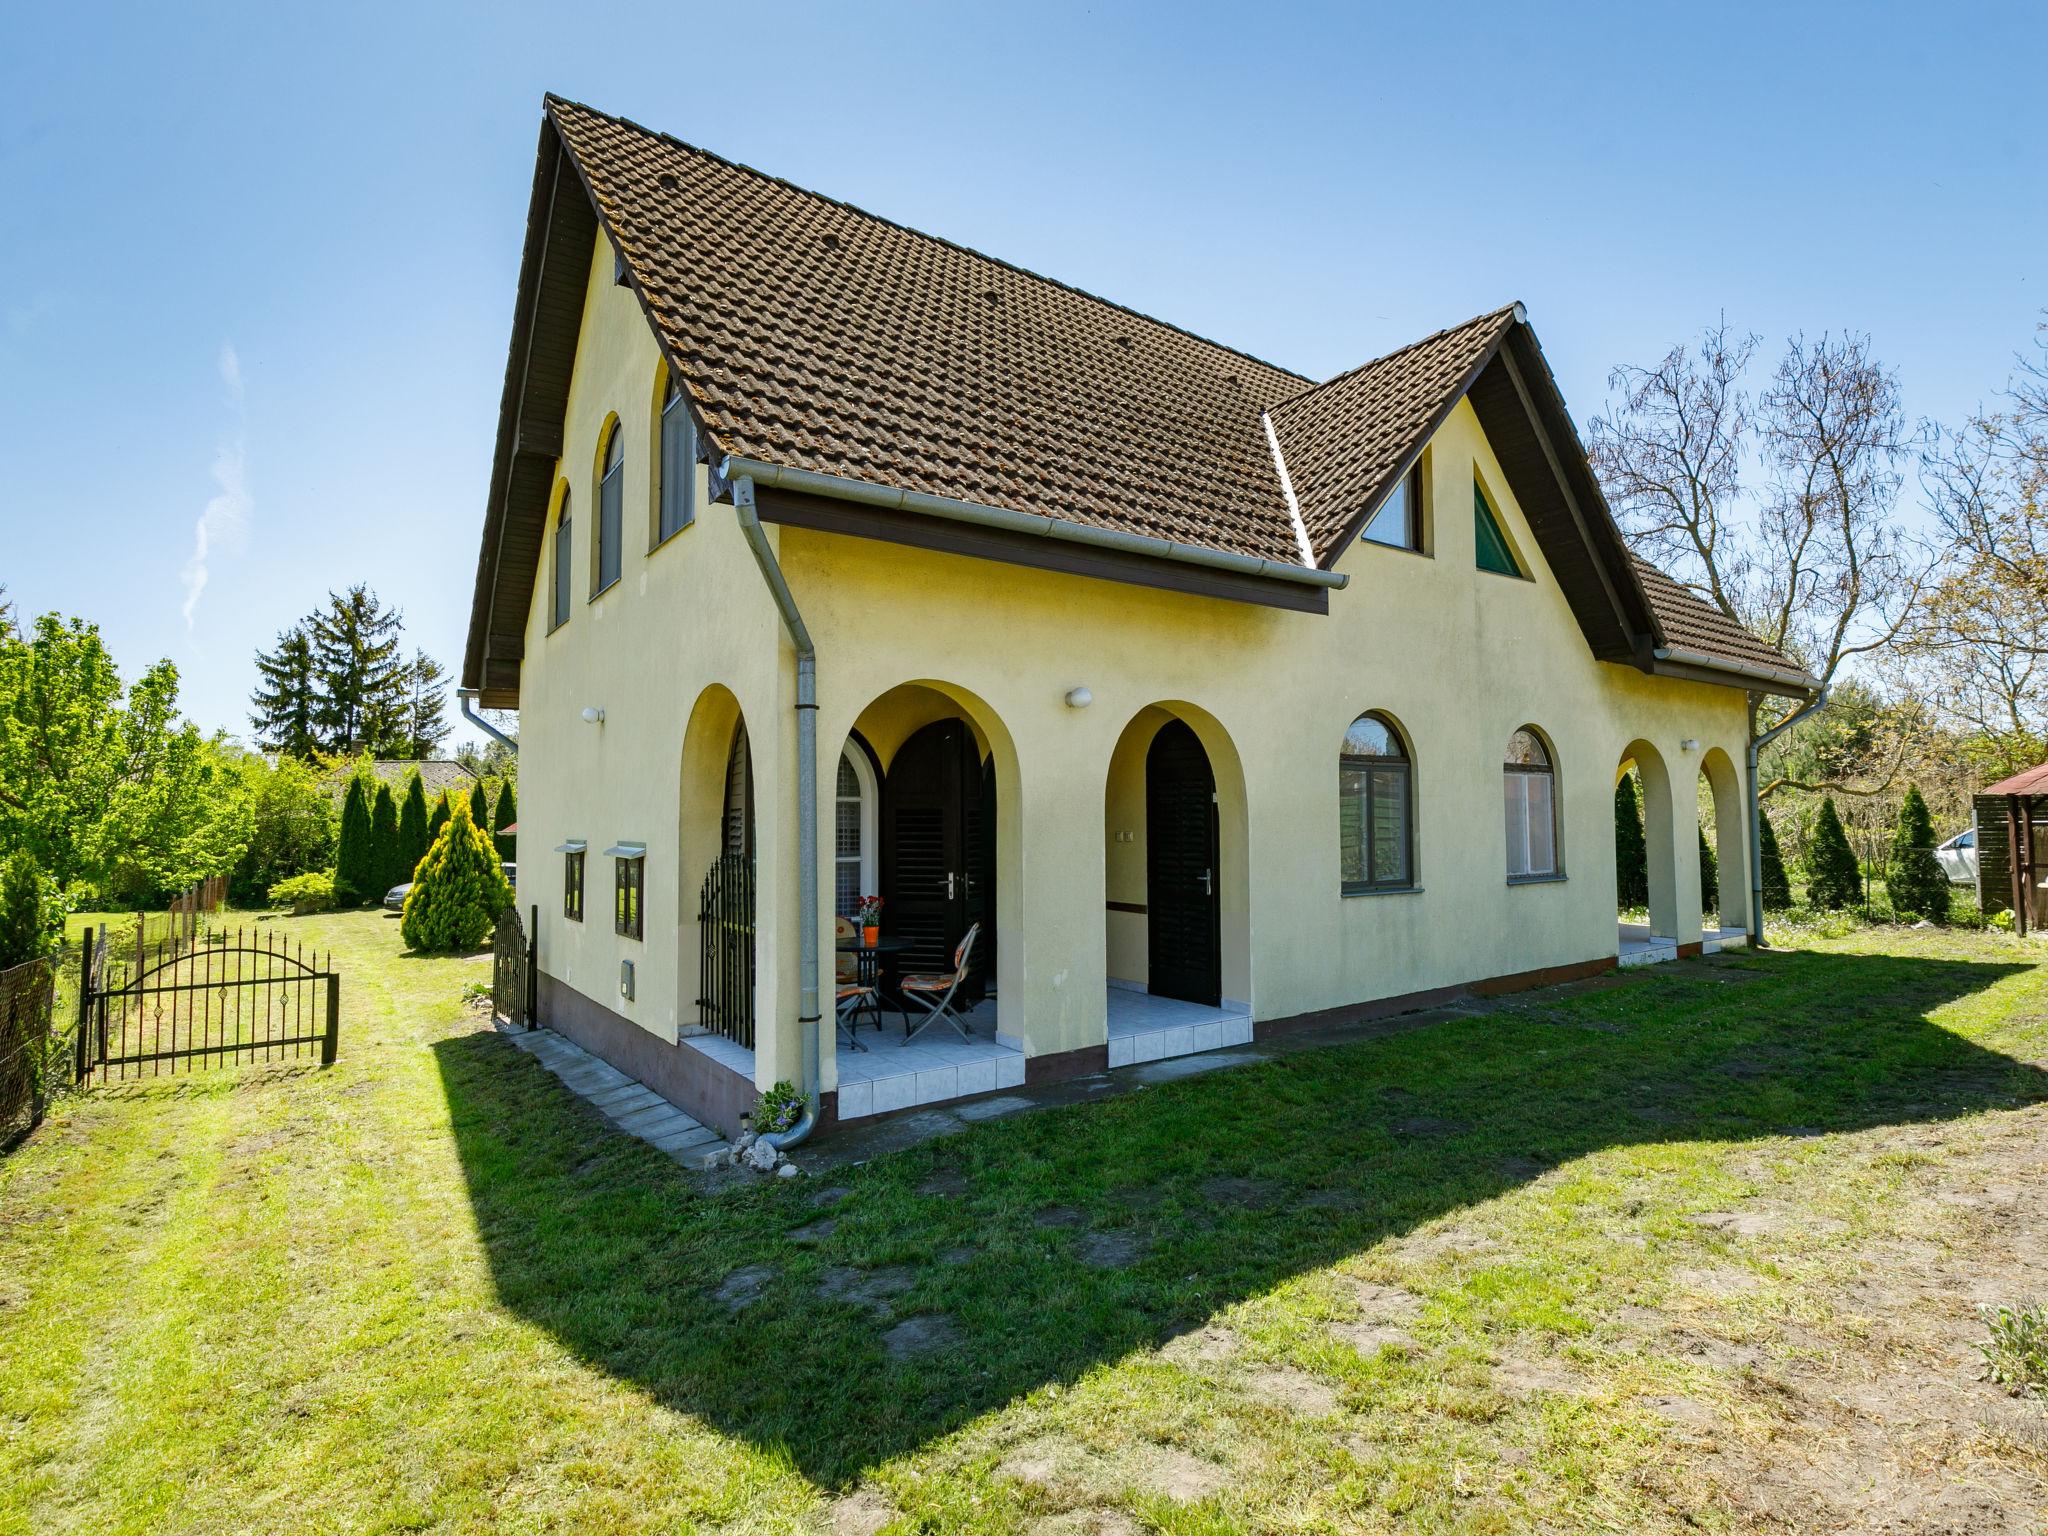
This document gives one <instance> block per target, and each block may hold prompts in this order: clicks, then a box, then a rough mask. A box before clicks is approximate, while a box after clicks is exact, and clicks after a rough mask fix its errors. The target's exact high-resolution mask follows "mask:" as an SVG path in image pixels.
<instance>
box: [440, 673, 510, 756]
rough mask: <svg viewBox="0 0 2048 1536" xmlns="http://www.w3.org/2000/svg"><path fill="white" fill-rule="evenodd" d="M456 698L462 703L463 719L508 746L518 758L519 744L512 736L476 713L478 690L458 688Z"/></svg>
mask: <svg viewBox="0 0 2048 1536" xmlns="http://www.w3.org/2000/svg"><path fill="white" fill-rule="evenodd" d="M455 697H456V698H457V699H459V700H460V701H461V703H462V718H463V719H465V720H467V721H468V722H469V723H470V724H471V725H473V726H475V727H476V728H477V729H478V730H480V731H482V732H483V733H484V734H485V735H486V736H489V737H492V738H494V739H495V740H498V741H501V742H503V743H504V744H505V745H506V746H508V747H510V748H511V749H512V753H513V755H514V756H515V757H516V756H518V754H519V743H518V742H516V741H514V740H513V739H512V738H511V737H510V736H507V735H506V734H505V733H504V732H503V731H501V730H499V729H498V728H497V727H496V726H495V725H493V724H491V722H490V721H488V720H486V719H485V718H484V717H483V716H482V715H480V714H478V713H477V712H476V699H477V690H476V689H474V688H458V689H456V690H455Z"/></svg>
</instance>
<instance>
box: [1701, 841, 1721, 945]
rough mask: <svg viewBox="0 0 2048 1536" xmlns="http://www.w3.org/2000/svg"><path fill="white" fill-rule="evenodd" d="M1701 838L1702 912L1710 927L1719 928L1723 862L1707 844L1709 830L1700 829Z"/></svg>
mask: <svg viewBox="0 0 2048 1536" xmlns="http://www.w3.org/2000/svg"><path fill="white" fill-rule="evenodd" d="M1699 838H1700V911H1701V913H1702V914H1704V915H1705V917H1706V920H1707V924H1708V926H1709V927H1717V926H1719V917H1720V911H1721V861H1720V860H1719V859H1717V858H1715V857H1714V850H1713V847H1712V845H1711V844H1709V843H1708V842H1707V829H1706V828H1705V827H1701V828H1700V829H1699Z"/></svg>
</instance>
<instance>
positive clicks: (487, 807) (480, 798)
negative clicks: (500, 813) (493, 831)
mask: <svg viewBox="0 0 2048 1536" xmlns="http://www.w3.org/2000/svg"><path fill="white" fill-rule="evenodd" d="M469 819H470V820H471V821H473V822H475V823H476V824H477V825H478V826H480V827H488V826H489V825H490V824H491V802H490V801H489V800H488V799H486V798H485V796H484V781H483V780H482V779H478V780H477V781H476V783H475V784H473V785H471V786H470V790H469Z"/></svg>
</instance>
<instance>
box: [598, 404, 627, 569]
mask: <svg viewBox="0 0 2048 1536" xmlns="http://www.w3.org/2000/svg"><path fill="white" fill-rule="evenodd" d="M625 482H626V445H625V438H624V434H623V433H621V432H620V430H619V428H618V426H617V424H616V423H615V424H614V425H613V427H612V435H611V437H610V438H609V439H608V440H607V441H606V443H605V449H604V473H603V474H602V475H601V476H599V478H598V482H597V587H596V590H597V591H599V592H602V591H603V590H604V589H605V588H606V587H608V586H610V585H611V584H612V583H613V582H615V581H617V580H618V579H619V526H620V522H621V517H620V513H621V509H622V508H623V507H624V505H625V494H626V485H625Z"/></svg>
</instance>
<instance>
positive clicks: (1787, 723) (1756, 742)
mask: <svg viewBox="0 0 2048 1536" xmlns="http://www.w3.org/2000/svg"><path fill="white" fill-rule="evenodd" d="M1828 686H1829V685H1828V684H1826V683H1823V684H1821V689H1820V692H1819V693H1816V694H1815V695H1814V696H1813V702H1812V703H1811V704H1809V705H1807V706H1806V707H1805V708H1804V709H1802V710H1799V711H1798V712H1797V713H1795V714H1791V715H1787V716H1786V717H1785V718H1784V719H1783V720H1780V721H1779V722H1778V723H1777V724H1776V725H1774V726H1772V727H1771V728H1770V729H1769V730H1768V731H1765V732H1764V733H1763V735H1761V736H1759V735H1757V734H1756V695H1755V694H1751V695H1750V698H1749V719H1750V727H1749V730H1750V735H1749V784H1748V789H1747V793H1748V797H1749V944H1750V948H1752V949H1761V948H1763V943H1764V806H1763V801H1762V800H1761V799H1759V798H1758V796H1757V792H1756V765H1757V759H1758V758H1759V757H1761V756H1762V755H1763V750H1764V748H1765V747H1767V746H1769V745H1770V744H1771V741H1772V739H1773V738H1774V737H1777V736H1780V735H1782V734H1783V733H1784V732H1786V731H1789V730H1790V729H1792V727H1793V726H1795V725H1797V724H1798V723H1799V722H1800V721H1802V720H1804V719H1805V718H1806V717H1807V716H1808V715H1810V714H1812V713H1813V712H1814V711H1815V710H1817V709H1819V708H1820V707H1821V706H1822V705H1824V704H1826V703H1827V701H1828Z"/></svg>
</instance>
